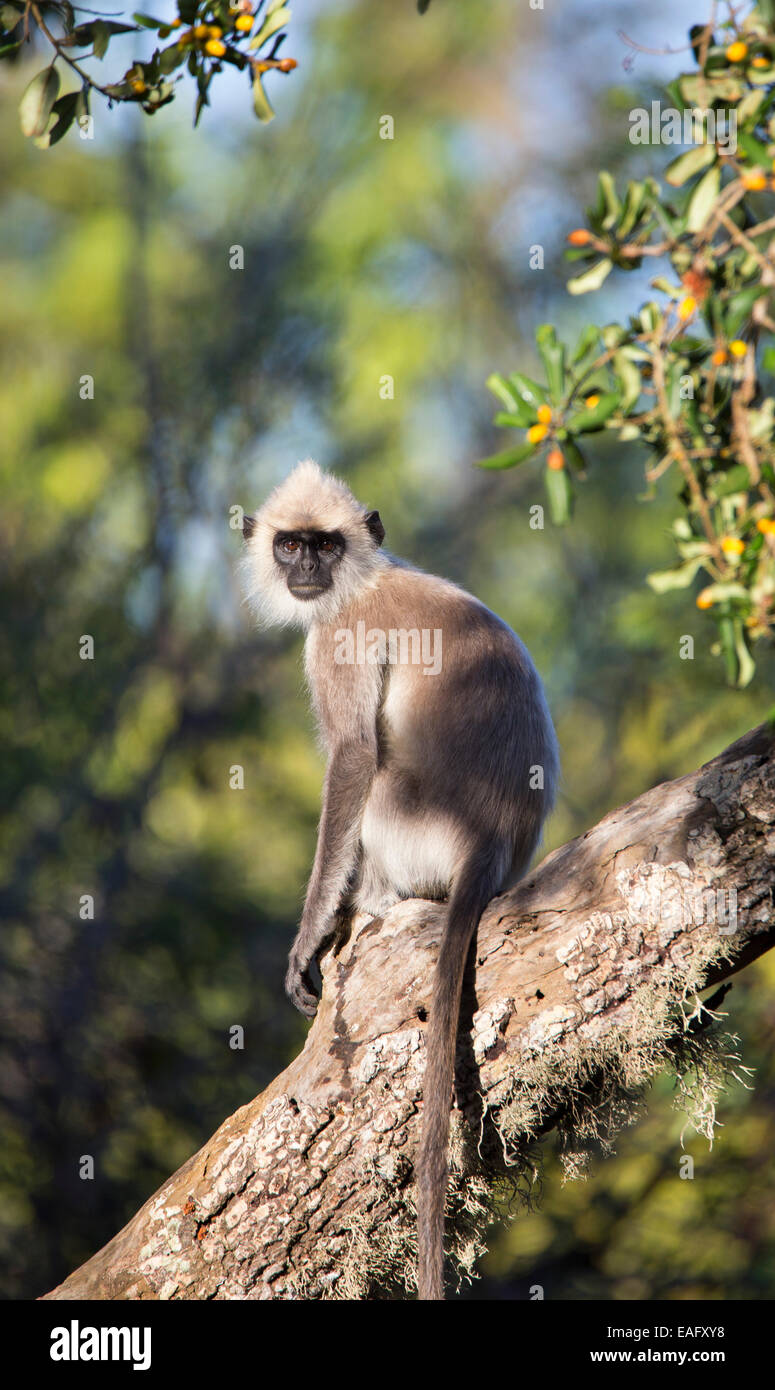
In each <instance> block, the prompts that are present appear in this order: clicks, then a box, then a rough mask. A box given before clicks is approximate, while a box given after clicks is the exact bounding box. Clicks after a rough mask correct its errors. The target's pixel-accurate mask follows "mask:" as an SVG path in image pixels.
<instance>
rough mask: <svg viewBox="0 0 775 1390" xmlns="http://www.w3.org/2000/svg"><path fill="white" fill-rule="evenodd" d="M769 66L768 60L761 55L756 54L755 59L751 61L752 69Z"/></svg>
mask: <svg viewBox="0 0 775 1390" xmlns="http://www.w3.org/2000/svg"><path fill="white" fill-rule="evenodd" d="M769 66H770V60H769V58H765V56H764V54H763V53H757V55H756V57H755V58H752V59H751V67H752V68H768V67H769Z"/></svg>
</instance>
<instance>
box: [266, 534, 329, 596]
mask: <svg viewBox="0 0 775 1390" xmlns="http://www.w3.org/2000/svg"><path fill="white" fill-rule="evenodd" d="M344 551H345V541H344V536H343V535H341V533H340V532H339V531H278V532H277V534H276V536H275V538H274V558H275V560H276V561H277V563H278V565H281V566H282V567H283V569H284V571H285V578H286V582H287V584H288V588H289V589H290V591H291V593H292V594H293V597H294V598H298V599H302V600H306V599H312V598H320V595H321V594H324V593H325V592H326V590H327V589H330V588H331V584H332V582H333V578H334V572H335V570H336V567H337V565H338V564H339V561H340V560H341V558H342V556H343V555H344Z"/></svg>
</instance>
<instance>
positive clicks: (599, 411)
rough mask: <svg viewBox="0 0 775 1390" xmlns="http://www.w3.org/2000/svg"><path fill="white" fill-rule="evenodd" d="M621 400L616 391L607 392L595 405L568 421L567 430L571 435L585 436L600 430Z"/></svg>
mask: <svg viewBox="0 0 775 1390" xmlns="http://www.w3.org/2000/svg"><path fill="white" fill-rule="evenodd" d="M620 400H621V396H620V395H619V392H618V391H607V392H606V393H605V394H604V395H602V396H601V397H600V400H599V401H598V403H597V405H595V406H592V407H591V408H590V409H587V410H580V411H579V412H578V414H576V415H572V416H571V418H570V420H568V422H567V423H568V429H569V430H571V431H572V433H573V434H586V433H587V432H588V431H589V430H599V429H602V427H603V425H604V424H605V422H606V420H607V419H608V417H609V415H613V413H614V411H615V410H616V407H617V406H618V404H619V402H620Z"/></svg>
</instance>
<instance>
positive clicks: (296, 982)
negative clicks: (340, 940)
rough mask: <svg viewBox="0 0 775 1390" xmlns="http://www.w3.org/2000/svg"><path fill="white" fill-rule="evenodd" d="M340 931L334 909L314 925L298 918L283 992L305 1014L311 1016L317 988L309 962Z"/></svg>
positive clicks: (318, 955)
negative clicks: (297, 929) (298, 922)
mask: <svg viewBox="0 0 775 1390" xmlns="http://www.w3.org/2000/svg"><path fill="white" fill-rule="evenodd" d="M341 931H342V921H341V918H340V916H339V914H338V913H334V915H333V917H324V918H323V920H322V921H320V922H319V923H318V924H317V926H311V925H310V924H309V923H308V922H305V921H304V919H303V918H302V923H301V926H300V927H299V931H298V935H297V937H296V940H295V941H294V943H293V946H292V947H291V954H290V956H289V957H288V970H287V973H286V976H285V992H286V994H287V995H288V998H289V999H290V1001H291V1003H292V1004H295V1006H296V1008H297V1009H299V1010H300V1012H301V1013H303V1014H306V1015H307V1018H314V1017H315V1014H316V1012H317V1007H318V990H317V986H316V985H315V983H314V981H313V979H312V976H311V975H310V973H309V971H310V966H311V965H312V963H313V962H314V961H318V960H319V959H320V957H321V956H322V954H323V952H324V951H326V950H327V949H328V947H329V946H330V945H331V942H332V941H334V940H336V938H337V937H338V936H339V935H340V933H341Z"/></svg>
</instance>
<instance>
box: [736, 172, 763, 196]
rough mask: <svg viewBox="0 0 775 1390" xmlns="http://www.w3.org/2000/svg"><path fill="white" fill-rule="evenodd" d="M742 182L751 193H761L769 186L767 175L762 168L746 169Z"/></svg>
mask: <svg viewBox="0 0 775 1390" xmlns="http://www.w3.org/2000/svg"><path fill="white" fill-rule="evenodd" d="M741 182H742V185H743V188H747V189H748V191H749V193H761V191H762V189H764V188H766V187H767V175H766V174H765V173H764V172H763V170H761V169H746V171H745V173H744V174H742V175H741Z"/></svg>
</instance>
